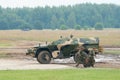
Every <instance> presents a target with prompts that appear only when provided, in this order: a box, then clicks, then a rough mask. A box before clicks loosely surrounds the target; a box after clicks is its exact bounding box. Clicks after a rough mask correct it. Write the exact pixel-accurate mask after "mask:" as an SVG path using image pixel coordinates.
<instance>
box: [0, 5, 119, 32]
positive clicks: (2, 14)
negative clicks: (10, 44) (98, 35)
mask: <svg viewBox="0 0 120 80" xmlns="http://www.w3.org/2000/svg"><path fill="white" fill-rule="evenodd" d="M97 25H98V26H97ZM95 27H98V29H99V28H100V27H101V28H120V6H118V5H114V4H91V3H86V4H77V5H74V6H60V7H49V6H46V7H36V8H28V7H23V8H2V7H0V30H7V29H62V30H63V29H91V28H95ZM101 28H100V29H101Z"/></svg>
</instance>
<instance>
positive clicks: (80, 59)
mask: <svg viewBox="0 0 120 80" xmlns="http://www.w3.org/2000/svg"><path fill="white" fill-rule="evenodd" d="M86 51H87V52H86ZM94 55H95V53H94V51H93V50H91V51H88V50H87V49H86V48H84V47H81V48H80V50H79V51H78V52H77V53H76V58H77V61H76V62H77V64H76V67H78V66H79V64H83V66H84V67H90V66H92V67H94V63H95V60H94Z"/></svg>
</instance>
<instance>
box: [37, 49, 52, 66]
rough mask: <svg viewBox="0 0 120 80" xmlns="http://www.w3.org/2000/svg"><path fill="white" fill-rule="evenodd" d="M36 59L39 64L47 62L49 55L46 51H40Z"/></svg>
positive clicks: (48, 61)
mask: <svg viewBox="0 0 120 80" xmlns="http://www.w3.org/2000/svg"><path fill="white" fill-rule="evenodd" d="M37 61H38V62H39V63H41V64H49V63H50V61H51V55H50V53H49V52H48V51H41V52H40V53H39V54H38V56H37Z"/></svg>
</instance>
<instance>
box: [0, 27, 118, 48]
mask: <svg viewBox="0 0 120 80" xmlns="http://www.w3.org/2000/svg"><path fill="white" fill-rule="evenodd" d="M71 34H73V35H74V37H99V38H100V42H101V43H100V44H101V45H105V46H120V35H119V34H120V29H113V30H112V29H106V30H102V31H97V30H87V31H84V30H31V31H21V30H5V31H4V30H0V41H2V40H6V41H13V42H14V41H18V40H27V41H40V42H45V41H49V42H50V41H54V40H57V39H59V37H60V36H61V35H62V36H63V37H68V36H69V35H71Z"/></svg>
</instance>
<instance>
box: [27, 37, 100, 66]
mask: <svg viewBox="0 0 120 80" xmlns="http://www.w3.org/2000/svg"><path fill="white" fill-rule="evenodd" d="M99 52H101V49H100V47H99V38H73V37H70V38H60V39H58V40H56V41H53V42H52V43H50V44H46V45H42V44H41V45H39V46H36V47H33V48H31V49H28V51H27V53H26V55H31V54H32V55H33V56H34V57H35V58H37V61H38V62H39V63H41V64H49V63H50V61H51V59H52V58H53V59H64V58H70V57H74V61H75V62H76V63H78V64H83V65H84V67H89V66H94V63H95V60H94V55H95V54H98V53H99ZM79 53H80V54H79ZM81 53H84V54H85V55H83V54H81ZM78 54H79V55H78ZM79 58H80V59H79ZM91 58H92V60H91ZM88 64H89V65H88Z"/></svg>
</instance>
